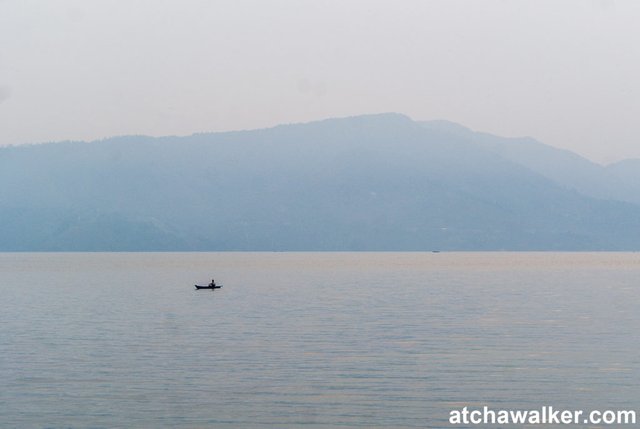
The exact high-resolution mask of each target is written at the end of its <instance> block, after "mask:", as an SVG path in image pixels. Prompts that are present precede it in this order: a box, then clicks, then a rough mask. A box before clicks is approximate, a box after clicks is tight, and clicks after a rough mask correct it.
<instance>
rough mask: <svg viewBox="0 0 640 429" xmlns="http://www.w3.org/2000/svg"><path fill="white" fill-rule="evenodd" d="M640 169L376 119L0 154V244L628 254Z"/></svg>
mask: <svg viewBox="0 0 640 429" xmlns="http://www.w3.org/2000/svg"><path fill="white" fill-rule="evenodd" d="M639 171H640V160H627V161H623V162H620V163H617V164H614V165H611V166H607V167H605V166H601V165H598V164H594V163H592V162H590V161H588V160H586V159H584V158H581V157H580V156H578V155H576V154H573V153H571V152H567V151H563V150H558V149H554V148H552V147H550V146H546V145H544V144H542V143H539V142H536V141H535V140H532V139H528V138H525V139H508V138H501V137H496V136H492V135H489V134H483V133H476V132H473V131H471V130H468V129H466V128H464V127H462V126H460V125H456V124H453V123H449V122H446V121H429V122H416V121H413V120H411V119H410V118H408V117H406V116H403V115H399V114H381V115H367V116H358V117H350V118H344V119H328V120H324V121H318V122H312V123H306V124H293V125H281V126H278V127H275V128H270V129H262V130H253V131H238V132H227V133H209V134H206V133H205V134H195V135H192V136H188V137H162V138H151V137H144V136H127V137H115V138H111V139H106V140H101V141H95V142H90V143H87V142H60V143H48V144H40V145H31V146H17V147H4V148H0V183H1V184H0V250H4V251H13V250H18V251H23V250H24V251H26V250H78V251H80V250H96V251H97V250H434V249H439V250H501V249H504V250H638V249H640V185H639V184H640V176H639V173H638V172H639Z"/></svg>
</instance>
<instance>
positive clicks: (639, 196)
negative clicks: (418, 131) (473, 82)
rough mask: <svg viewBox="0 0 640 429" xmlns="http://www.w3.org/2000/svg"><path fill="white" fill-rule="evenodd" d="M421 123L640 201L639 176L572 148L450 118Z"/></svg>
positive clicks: (601, 194) (605, 195)
mask: <svg viewBox="0 0 640 429" xmlns="http://www.w3.org/2000/svg"><path fill="white" fill-rule="evenodd" d="M421 124H422V125H423V126H424V127H425V128H427V129H434V130H442V131H444V132H447V133H451V134H455V135H458V136H461V137H464V138H467V139H468V140H469V141H472V142H474V143H475V144H477V145H479V146H480V147H482V148H484V149H487V150H490V151H492V152H494V153H496V154H498V155H500V156H502V157H504V158H505V159H508V160H510V161H513V162H515V163H517V164H520V165H522V166H524V167H527V168H528V169H530V170H532V171H534V172H536V173H538V174H541V175H542V176H544V177H547V178H549V179H551V180H553V181H554V182H556V183H558V184H560V185H562V186H565V187H567V188H569V189H574V190H576V191H578V192H580V193H582V194H585V195H588V196H591V197H595V198H601V199H606V200H619V201H627V202H631V203H635V204H640V180H633V179H632V178H631V177H629V176H624V175H622V174H617V173H616V171H615V167H614V168H609V167H604V166H602V165H600V164H596V163H594V162H591V161H589V160H588V159H586V158H583V157H581V156H580V155H577V154H575V153H573V152H570V151H568V150H562V149H557V148H554V147H552V146H549V145H546V144H543V143H540V142H538V141H536V140H534V139H532V138H526V137H525V138H505V137H498V136H494V135H491V134H487V133H479V132H473V131H471V130H469V129H468V128H465V127H463V126H461V125H458V124H455V123H453V122H448V121H425V122H421ZM623 163H624V162H623Z"/></svg>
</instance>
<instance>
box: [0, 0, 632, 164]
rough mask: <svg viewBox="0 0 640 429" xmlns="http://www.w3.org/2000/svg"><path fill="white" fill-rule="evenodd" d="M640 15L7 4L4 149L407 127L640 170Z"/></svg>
mask: <svg viewBox="0 0 640 429" xmlns="http://www.w3.org/2000/svg"><path fill="white" fill-rule="evenodd" d="M639 23H640V1H636V0H628V1H621V0H617V1H613V0H571V1H570V0H567V1H563V0H549V1H545V0H530V1H517V0H502V1H501V0H468V1H458V0H437V1H436V0H387V1H375V0H351V1H350V0H335V1H334V0H253V1H249V0H246V1H244V0H229V1H217V0H215V1H214V0H212V1H205V0H167V1H160V0H121V1H119V0H41V1H36V0H0V144H18V143H26V142H41V141H52V140H63V139H84V140H91V139H97V138H102V137H105V136H112V135H122V134H148V135H156V136H157V135H167V134H178V135H183V134H191V133H194V132H200V131H222V130H231V129H247V128H261V127H266V126H271V125H275V124H279V123H290V122H300V121H309V120H315V119H323V118H326V117H336V116H350V115H357V114H363V113H377V112H389V111H394V112H400V113H405V114H407V115H409V116H411V117H412V118H414V119H418V120H427V119H448V120H451V121H455V122H459V123H461V124H464V125H466V126H469V127H470V128H473V129H476V130H481V131H488V132H491V133H495V134H498V135H505V136H523V135H528V136H533V137H535V138H537V139H539V140H541V141H543V142H545V143H548V144H551V145H553V146H557V147H562V148H567V149H570V150H573V151H575V152H578V153H580V154H582V155H584V156H587V157H588V158H590V159H593V160H595V161H598V162H601V163H607V162H612V161H616V160H619V159H623V158H630V157H637V158H640V78H639V76H640V24H639Z"/></svg>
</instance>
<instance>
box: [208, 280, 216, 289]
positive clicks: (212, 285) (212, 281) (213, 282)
mask: <svg viewBox="0 0 640 429" xmlns="http://www.w3.org/2000/svg"><path fill="white" fill-rule="evenodd" d="M215 285H216V281H215V280H214V279H211V283H209V286H210V287H215Z"/></svg>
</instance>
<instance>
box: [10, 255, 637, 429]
mask: <svg viewBox="0 0 640 429" xmlns="http://www.w3.org/2000/svg"><path fill="white" fill-rule="evenodd" d="M212 276H215V278H216V281H217V282H218V283H222V284H223V285H224V287H223V288H222V289H220V290H216V291H210V290H203V291H195V290H194V287H193V284H194V283H199V284H204V283H206V282H208V281H209V280H210V278H211V277H212ZM0 297H1V310H2V311H1V313H0V382H1V384H2V385H1V386H0V427H2V428H68V427H72V428H163V427H167V428H208V427H215V428H218V427H219V428H267V427H274V428H276V427H277V428H281V427H292V428H295V427H304V426H311V427H315V428H350V427H366V428H375V427H381V428H382V427H384V428H424V427H451V426H450V425H449V423H448V418H449V412H450V411H451V410H452V409H459V408H461V407H463V406H465V405H466V406H469V407H481V406H484V405H488V406H490V407H493V408H496V409H508V408H511V409H532V408H538V407H541V406H543V405H552V406H554V407H556V408H568V409H585V410H591V409H601V410H602V409H635V410H639V411H640V311H639V310H640V308H639V303H640V254H639V253H129V254H127V253H125V254H123V253H116V254H101V253H91V254H83V253H79V254H78V253H73V254H46V253H45V254H42V253H41V254H0ZM573 427H579V426H573Z"/></svg>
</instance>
